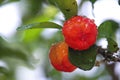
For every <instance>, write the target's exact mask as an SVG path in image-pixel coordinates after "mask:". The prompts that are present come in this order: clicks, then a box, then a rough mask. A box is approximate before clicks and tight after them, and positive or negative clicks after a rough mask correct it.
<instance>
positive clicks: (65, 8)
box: [53, 0, 78, 20]
mask: <svg viewBox="0 0 120 80" xmlns="http://www.w3.org/2000/svg"><path fill="white" fill-rule="evenodd" d="M53 2H54V3H55V4H56V5H57V6H58V8H59V9H60V10H61V11H62V13H63V14H64V16H65V18H66V20H67V19H69V18H71V17H72V16H75V15H77V12H78V5H77V2H76V0H53Z"/></svg>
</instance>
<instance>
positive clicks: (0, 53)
mask: <svg viewBox="0 0 120 80" xmlns="http://www.w3.org/2000/svg"><path fill="white" fill-rule="evenodd" d="M5 57H9V58H16V59H20V60H24V61H28V57H27V55H26V54H25V53H23V52H22V51H20V50H13V49H10V48H7V47H2V46H0V58H5Z"/></svg>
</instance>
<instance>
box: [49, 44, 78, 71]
mask: <svg viewBox="0 0 120 80" xmlns="http://www.w3.org/2000/svg"><path fill="white" fill-rule="evenodd" d="M49 58H50V62H51V64H52V65H53V67H54V68H55V69H56V70H58V71H64V72H72V71H74V70H75V69H76V66H74V65H72V64H71V63H70V61H69V59H68V45H67V44H66V43H65V42H59V43H57V44H54V45H52V46H51V48H50V52H49Z"/></svg>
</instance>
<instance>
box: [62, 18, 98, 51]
mask: <svg viewBox="0 0 120 80" xmlns="http://www.w3.org/2000/svg"><path fill="white" fill-rule="evenodd" d="M97 32H98V31H97V27H96V25H95V23H94V21H93V20H91V19H89V18H87V17H84V16H74V17H72V18H71V19H69V20H67V21H65V23H64V25H63V28H62V33H63V35H64V38H65V42H66V43H67V44H68V45H69V46H70V47H71V48H73V49H75V50H85V49H88V48H89V47H90V46H92V45H93V44H94V43H95V42H96V37H97Z"/></svg>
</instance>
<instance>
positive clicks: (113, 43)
mask: <svg viewBox="0 0 120 80" xmlns="http://www.w3.org/2000/svg"><path fill="white" fill-rule="evenodd" d="M107 41H108V46H107V47H108V50H109V51H110V52H116V51H118V50H119V48H118V44H117V43H116V41H114V40H113V39H112V38H107Z"/></svg>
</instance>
